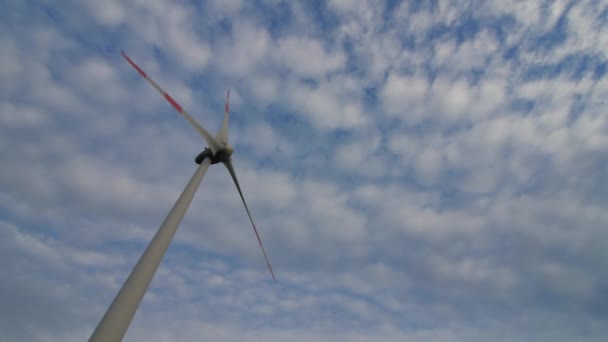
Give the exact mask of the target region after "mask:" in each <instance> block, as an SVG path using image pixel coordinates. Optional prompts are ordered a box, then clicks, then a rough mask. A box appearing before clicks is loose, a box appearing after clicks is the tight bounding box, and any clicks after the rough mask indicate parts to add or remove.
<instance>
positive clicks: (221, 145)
mask: <svg viewBox="0 0 608 342" xmlns="http://www.w3.org/2000/svg"><path fill="white" fill-rule="evenodd" d="M122 56H123V57H124V58H125V59H126V60H127V62H129V64H131V65H132V66H133V67H134V68H135V69H136V70H137V72H139V74H140V75H141V76H143V77H144V78H145V79H146V80H147V81H148V82H150V84H151V85H152V86H153V87H154V88H155V89H156V90H157V91H158V92H159V93H160V94H161V95H162V96H163V97H164V98H165V99H166V100H167V101H169V103H171V105H172V106H173V107H174V108H175V109H176V110H177V111H178V112H179V113H180V114H181V115H183V116H184V117H185V118H186V120H188V122H190V124H192V126H194V128H196V130H198V131H199V132H200V133H201V135H202V136H203V138H204V139H205V142H206V143H207V145H208V148H205V150H204V151H203V152H201V153H200V154H199V155H198V156H197V157H196V159H195V160H196V163H197V164H200V166H199V167H198V169H197V170H196V172H195V173H194V175H193V176H192V179H190V182H188V185H186V188H185V189H184V191H183V192H182V194H181V195H180V196H179V198H178V199H177V202H175V205H173V208H172V209H171V211H170V212H169V214H168V215H167V218H165V221H164V222H163V223H162V224H161V226H160V228H159V229H158V231H157V232H156V234H155V235H154V237H153V238H152V241H150V244H149V245H148V247H147V248H146V250H145V251H144V253H143V254H142V256H141V257H140V258H139V261H138V262H137V264H136V265H135V267H134V268H133V270H132V271H131V274H129V277H128V278H127V280H126V281H125V283H124V284H123V286H122V288H121V289H120V291H119V292H118V294H117V295H116V297H115V298H114V301H113V302H112V304H110V307H109V308H108V310H107V311H106V313H105V314H104V316H103V318H102V319H101V321H99V324H97V327H96V328H95V331H93V334H92V335H91V337H90V338H89V341H104V342H106V341H121V340H122V338H123V336H124V335H125V333H126V331H127V329H128V327H129V324H130V323H131V320H132V319H133V316H134V315H135V312H136V311H137V308H138V307H139V304H140V302H141V300H142V298H143V296H144V294H145V293H146V290H147V289H148V286H149V285H150V282H151V281H152V278H153V277H154V274H155V273H156V269H157V268H158V266H159V265H160V262H161V261H162V258H163V256H164V255H165V252H166V251H167V248H168V247H169V244H170V243H171V240H172V239H173V236H174V235H175V232H176V230H177V227H178V226H179V224H180V222H181V221H182V218H183V217H184V214H185V213H186V210H187V209H188V206H189V205H190V202H192V198H193V197H194V194H195V193H196V190H197V189H198V186H199V185H200V183H201V181H202V180H203V176H204V175H205V172H206V171H207V168H208V167H209V165H210V164H217V163H220V162H221V163H223V164H224V165H225V166H226V168H227V169H228V172H229V173H230V176H232V180H233V181H234V184H235V185H236V189H237V190H238V192H239V195H240V196H241V200H242V201H243V204H244V205H245V210H246V211H247V216H249V220H250V221H251V225H252V226H253V231H254V232H255V235H256V237H257V239H258V243H259V244H260V248H261V249H262V254H263V255H264V259H265V260H266V264H267V265H268V269H269V270H270V275H271V276H272V280H273V281H274V282H276V279H275V277H274V273H273V272H272V266H270V262H269V261H268V257H267V256H266V251H265V250H264V246H263V245H262V240H261V239H260V235H259V233H258V230H257V228H256V226H255V223H253V219H252V218H251V213H250V212H249V208H248V207H247V203H246V202H245V198H244V197H243V192H242V191H241V187H240V186H239V181H238V179H237V177H236V173H235V171H234V167H233V165H232V158H231V156H232V153H233V152H234V149H233V148H232V146H231V145H230V144H229V143H228V123H229V119H230V111H229V100H230V92H228V94H227V95H226V106H225V111H224V121H223V122H222V127H221V128H220V131H219V133H218V134H217V135H216V136H215V137H214V136H212V135H211V134H209V132H208V131H207V130H206V129H204V128H203V127H202V126H201V125H200V124H199V123H198V122H196V121H195V120H194V119H193V118H192V116H190V114H188V112H186V110H184V109H183V108H182V106H180V105H179V103H177V102H176V101H175V100H174V99H173V98H172V97H171V96H170V95H169V94H167V93H166V92H165V91H164V90H163V89H162V88H161V87H159V86H158V84H157V83H156V82H154V80H152V79H151V78H149V77H148V75H146V73H145V72H144V71H143V70H142V69H141V68H140V67H139V66H137V64H135V63H134V62H133V61H132V60H131V59H130V58H129V57H128V56H127V55H126V54H125V53H124V51H123V52H122Z"/></svg>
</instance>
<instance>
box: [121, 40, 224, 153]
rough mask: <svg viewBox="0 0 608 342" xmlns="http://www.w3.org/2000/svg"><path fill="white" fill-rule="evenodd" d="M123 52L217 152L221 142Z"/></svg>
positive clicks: (136, 68)
mask: <svg viewBox="0 0 608 342" xmlns="http://www.w3.org/2000/svg"><path fill="white" fill-rule="evenodd" d="M121 53H122V56H123V57H124V58H125V59H126V60H127V62H129V64H131V66H132V67H133V68H135V70H137V72H138V73H139V74H140V75H141V76H142V77H143V78H145V79H146V80H147V81H148V82H149V83H150V84H151V85H152V86H153V87H154V89H156V91H158V92H159V93H160V94H161V95H162V96H163V97H164V98H165V100H167V101H168V102H169V103H170V104H171V105H172V106H173V108H175V110H177V111H178V112H179V113H180V114H181V115H182V116H183V117H185V118H186V120H188V122H190V124H191V125H192V126H194V128H196V130H197V131H199V133H200V134H201V135H202V136H203V138H205V141H206V142H207V145H209V148H210V149H211V152H213V153H214V154H215V152H216V151H218V150H219V144H218V142H217V140H216V139H215V138H214V137H213V136H212V135H211V134H209V132H208V131H207V130H206V129H204V128H203V126H201V125H200V124H199V123H198V122H196V120H194V119H193V118H192V116H190V114H188V112H187V111H186V110H185V109H184V108H183V107H182V106H180V104H179V103H177V101H175V100H174V99H173V98H172V97H171V95H169V94H168V93H167V92H165V91H164V90H163V89H162V88H161V87H160V86H159V85H158V84H157V83H156V82H154V80H153V79H151V78H150V77H148V75H146V73H145V72H144V71H143V70H142V69H141V68H140V67H139V66H138V65H137V64H135V62H133V61H132V60H131V58H129V56H127V54H126V53H125V52H124V51H121Z"/></svg>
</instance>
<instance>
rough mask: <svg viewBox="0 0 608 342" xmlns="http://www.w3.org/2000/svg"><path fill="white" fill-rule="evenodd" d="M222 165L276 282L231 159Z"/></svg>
mask: <svg viewBox="0 0 608 342" xmlns="http://www.w3.org/2000/svg"><path fill="white" fill-rule="evenodd" d="M224 165H225V166H226V168H227V169H228V172H230V176H232V180H233V181H234V185H236V189H237V190H238V191H239V195H240V196H241V200H243V204H244V205H245V210H246V211H247V216H249V221H251V225H252V226H253V231H254V232H255V236H256V237H257V238H258V243H259V244H260V248H261V249H262V254H264V259H266V265H268V269H269V270H270V275H271V276H272V280H273V281H274V282H275V283H276V282H277V280H276V278H275V277H274V272H272V266H270V261H268V257H267V256H266V251H265V250H264V246H263V245H262V239H260V234H259V233H258V229H257V228H256V227H255V223H253V219H252V218H251V213H250V212H249V208H248V207H247V202H245V197H243V192H242V191H241V186H240V185H239V180H238V179H237V178H236V173H235V172H234V167H233V166H232V159H228V161H226V162H224Z"/></svg>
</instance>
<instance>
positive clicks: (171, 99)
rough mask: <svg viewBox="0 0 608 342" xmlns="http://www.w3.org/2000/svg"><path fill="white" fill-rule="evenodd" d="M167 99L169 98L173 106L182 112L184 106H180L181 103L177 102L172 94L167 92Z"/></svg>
mask: <svg viewBox="0 0 608 342" xmlns="http://www.w3.org/2000/svg"><path fill="white" fill-rule="evenodd" d="M165 99H167V101H169V103H170V104H171V105H172V106H173V108H175V109H177V111H178V112H180V113H181V112H182V111H183V109H182V106H180V105H179V103H177V102H175V100H174V99H173V98H172V97H171V95H169V94H167V93H165Z"/></svg>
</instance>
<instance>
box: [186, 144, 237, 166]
mask: <svg viewBox="0 0 608 342" xmlns="http://www.w3.org/2000/svg"><path fill="white" fill-rule="evenodd" d="M232 153H234V147H232V145H230V144H228V143H224V144H222V146H221V147H220V148H219V149H218V151H217V152H215V154H214V153H213V152H211V150H210V149H209V148H208V147H205V149H204V150H203V152H201V153H199V154H198V156H196V158H195V159H194V161H195V162H196V163H197V164H200V163H202V162H203V160H204V159H205V158H208V159H209V160H210V161H211V164H217V163H225V162H228V161H229V160H230V157H231V156H232Z"/></svg>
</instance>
